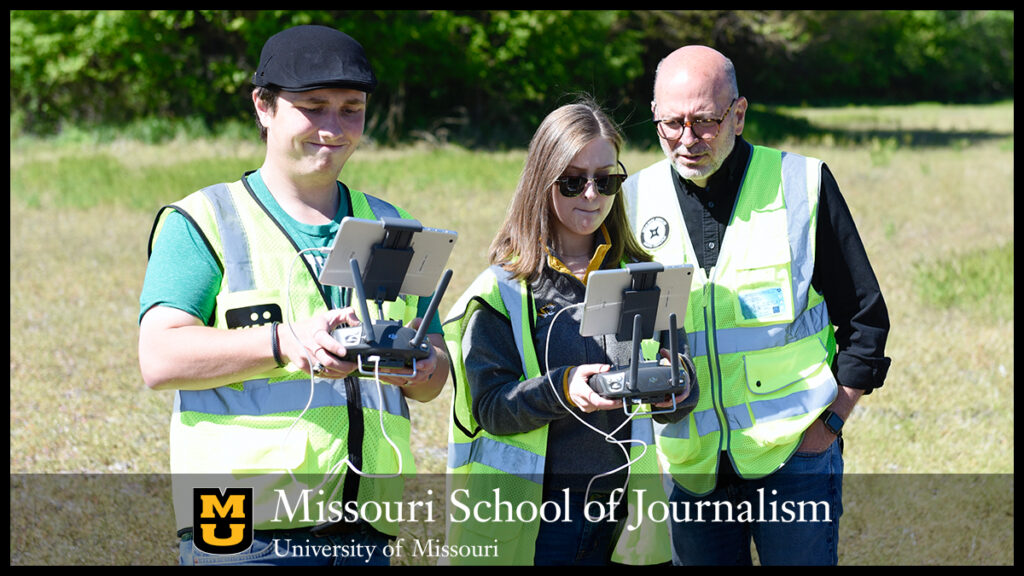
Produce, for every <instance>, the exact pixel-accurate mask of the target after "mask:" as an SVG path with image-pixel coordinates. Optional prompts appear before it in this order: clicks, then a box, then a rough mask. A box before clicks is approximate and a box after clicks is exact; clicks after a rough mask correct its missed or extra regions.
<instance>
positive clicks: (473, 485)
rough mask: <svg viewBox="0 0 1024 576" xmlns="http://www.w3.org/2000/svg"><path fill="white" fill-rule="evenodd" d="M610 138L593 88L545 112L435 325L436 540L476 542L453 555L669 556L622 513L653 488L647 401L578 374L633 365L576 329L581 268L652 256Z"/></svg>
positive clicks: (554, 560)
mask: <svg viewBox="0 0 1024 576" xmlns="http://www.w3.org/2000/svg"><path fill="white" fill-rule="evenodd" d="M621 147H622V136H621V134H620V132H619V131H618V129H617V127H616V126H615V125H614V124H613V123H612V121H611V120H610V119H609V118H608V117H607V115H606V114H605V113H604V112H602V111H601V110H600V108H599V107H598V106H597V105H596V104H594V102H592V101H590V100H584V101H581V102H578V103H575V104H571V105H567V106H562V107H560V108H558V109H557V110H555V111H553V112H552V113H551V114H549V115H548V116H547V118H545V119H544V121H543V122H542V123H541V125H540V127H539V128H538V130H537V132H536V134H535V135H534V137H533V139H532V141H531V142H530V147H529V150H528V153H527V158H526V163H525V166H524V168H523V172H522V176H521V178H520V181H519V185H518V188H517V189H516V192H515V196H514V197H513V199H512V201H511V204H510V205H509V209H508V213H507V215H506V218H505V221H504V223H503V224H502V226H501V228H500V230H499V232H498V234H497V236H496V237H495V238H494V240H493V242H492V244H491V248H490V261H491V264H492V265H491V266H490V267H489V268H488V269H487V270H485V271H484V272H483V273H482V274H481V275H480V276H479V277H478V278H477V279H476V280H475V282H474V283H473V285H472V286H470V288H469V289H468V290H467V291H466V293H465V294H463V295H462V298H460V300H459V302H457V303H456V304H455V306H454V307H453V309H452V312H451V315H450V317H449V320H448V321H447V322H446V323H445V324H446V325H445V337H446V341H447V343H448V346H449V349H450V350H451V351H452V362H453V375H454V386H455V397H454V401H453V408H452V421H451V434H450V444H449V454H448V456H449V457H448V464H449V474H450V476H449V512H450V514H449V525H448V544H449V545H450V546H461V547H463V548H462V549H464V550H476V551H477V552H478V553H477V554H476V555H475V556H473V557H466V558H463V557H459V558H452V559H451V561H452V562H453V563H456V562H461V561H464V562H467V563H473V562H484V563H487V562H493V563H497V564H537V565H541V564H548V565H550V564H555V565H568V564H607V563H610V562H617V563H626V564H654V563H662V562H666V561H668V560H669V558H670V550H669V547H668V540H667V527H666V526H665V525H664V524H663V523H658V522H655V521H652V520H651V519H650V518H645V517H642V516H639V517H638V516H633V517H631V516H629V515H628V514H627V510H628V509H629V508H630V506H629V505H630V504H632V505H634V506H633V508H634V509H635V508H636V505H637V504H638V503H640V504H642V503H644V502H646V503H648V504H649V503H650V502H651V501H652V500H654V499H659V500H662V501H664V492H663V490H662V489H661V488H660V485H659V482H660V479H659V477H658V475H657V461H656V456H655V447H654V445H653V435H652V434H653V427H652V417H651V413H652V411H650V410H648V411H647V412H646V414H644V415H638V413H637V412H627V411H626V410H624V409H623V405H622V402H621V401H613V400H609V399H607V398H603V397H601V396H600V395H599V394H597V393H596V392H595V391H594V390H593V389H591V387H590V386H589V384H588V379H589V378H590V377H591V376H593V375H594V374H597V373H599V372H604V371H607V370H609V369H610V368H616V367H622V366H627V365H629V363H630V356H631V343H630V342H629V341H625V342H619V341H618V340H617V339H616V338H615V335H607V336H598V337H586V338H585V337H582V336H580V321H581V319H582V307H581V306H579V305H580V304H582V303H583V301H584V296H585V294H586V283H587V279H588V277H589V274H590V273H591V272H593V271H595V270H600V269H614V268H620V267H622V266H624V265H625V264H627V263H631V262H642V261H649V260H650V256H649V255H648V254H647V253H646V252H644V251H643V249H642V248H641V247H640V245H639V244H638V243H637V242H636V240H635V239H634V236H633V234H632V233H631V232H630V229H629V225H628V224H627V222H626V215H625V209H624V206H623V202H622V195H621V194H620V193H619V191H620V188H621V185H622V182H623V180H624V179H625V177H626V171H625V168H624V167H623V165H622V164H621V163H620V162H619V151H620V149H621ZM661 336H662V338H661V340H662V342H667V341H668V340H667V335H665V334H662V335H661ZM678 336H679V341H680V342H681V343H685V342H686V338H685V334H683V333H682V331H680V332H679V334H678ZM664 347H667V346H664ZM661 353H662V355H663V357H666V358H667V356H668V352H667V351H666V350H662V351H661ZM682 399H683V398H678V397H677V398H676V400H677V401H681V400H682ZM665 405H669V406H671V405H672V399H669V400H668V402H667V403H666V404H665ZM659 406H661V404H659ZM683 416H685V411H682V410H678V411H676V412H672V413H665V414H658V415H655V416H654V418H656V419H660V420H666V421H678V420H679V419H681V418H682V417H683ZM638 498H639V499H641V500H639V501H638V500H637V499H638ZM506 503H507V504H508V506H507V507H503V504H506ZM588 503H589V504H588ZM470 512H472V513H470ZM503 512H504V513H505V514H504V515H503ZM602 514H603V518H600V516H602ZM588 515H589V518H588V517H587V516H588ZM508 516H511V517H508ZM627 526H632V527H633V529H624V528H625V527H627ZM620 535H621V536H620ZM473 546H478V548H471V547H473ZM487 546H491V547H490V548H488V547H487Z"/></svg>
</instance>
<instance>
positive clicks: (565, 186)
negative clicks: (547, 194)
mask: <svg viewBox="0 0 1024 576" xmlns="http://www.w3.org/2000/svg"><path fill="white" fill-rule="evenodd" d="M619 167H620V168H622V174H605V175H602V176H594V177H593V178H588V177H586V176H562V177H561V178H559V179H558V180H555V184H558V191H559V192H561V194H562V196H565V197H566V198H575V197H577V196H579V195H580V194H582V193H583V191H584V190H585V189H586V188H587V183H588V182H593V183H594V188H596V189H597V192H598V193H599V194H602V195H604V196H615V195H616V194H618V193H619V190H621V189H622V183H623V182H624V181H625V180H626V167H625V166H623V165H622V162H619Z"/></svg>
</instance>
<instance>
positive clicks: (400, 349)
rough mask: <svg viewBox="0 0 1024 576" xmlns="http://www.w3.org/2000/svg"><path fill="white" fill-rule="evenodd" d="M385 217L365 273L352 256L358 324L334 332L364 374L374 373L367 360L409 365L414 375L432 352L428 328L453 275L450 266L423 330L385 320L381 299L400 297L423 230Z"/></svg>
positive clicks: (415, 224) (384, 365) (382, 364)
mask: <svg viewBox="0 0 1024 576" xmlns="http://www.w3.org/2000/svg"><path fill="white" fill-rule="evenodd" d="M384 222H385V236H384V238H383V240H382V241H381V242H380V243H379V244H376V245H374V246H373V247H372V251H371V253H370V257H369V259H368V261H367V265H366V271H365V277H364V275H363V274H362V273H360V269H359V261H358V259H357V258H354V257H353V258H350V259H349V267H350V268H351V274H352V277H351V281H352V287H353V289H354V291H355V299H356V301H357V302H358V306H359V312H360V314H359V316H360V325H359V326H352V327H349V326H343V327H339V328H335V329H334V331H333V332H332V334H331V336H333V337H334V339H335V340H337V341H338V342H339V343H341V345H342V346H344V347H345V350H346V354H345V356H343V357H341V359H342V360H346V361H349V362H355V363H356V364H357V365H358V369H359V371H360V372H362V373H364V374H370V373H372V372H373V371H372V370H370V369H366V368H364V367H363V364H364V363H366V364H370V365H372V364H376V366H377V367H378V368H399V369H401V368H411V369H412V376H415V375H416V362H417V361H418V360H423V359H425V358H427V357H428V356H430V350H431V345H430V342H429V341H427V338H426V336H427V330H428V329H429V327H430V322H431V320H432V319H433V317H434V314H436V313H437V307H438V304H439V303H440V302H441V298H442V297H443V296H444V292H445V290H446V289H447V287H448V282H449V281H450V280H451V277H452V271H451V270H445V272H444V274H443V275H442V276H441V279H440V281H439V282H438V285H437V288H436V290H435V291H434V294H433V296H432V297H431V299H430V305H429V306H428V307H427V311H426V313H425V314H424V317H423V320H422V322H421V324H420V326H419V329H416V330H414V329H412V328H410V327H407V326H403V325H402V323H401V322H399V321H397V320H387V319H384V314H383V302H384V301H385V300H395V299H397V298H398V296H399V293H400V289H401V287H402V282H403V279H404V278H405V275H406V271H407V270H408V269H409V264H410V262H412V258H413V249H412V247H411V246H410V239H411V237H412V235H413V234H414V233H416V232H419V231H420V230H422V227H420V226H419V223H418V222H414V221H403V220H395V219H384ZM367 286H369V287H370V289H371V290H373V296H372V297H373V299H374V301H375V302H376V304H377V309H378V315H377V316H378V318H380V319H378V320H373V319H372V318H371V317H370V309H369V306H368V304H367V293H366V292H367V290H366V287H367Z"/></svg>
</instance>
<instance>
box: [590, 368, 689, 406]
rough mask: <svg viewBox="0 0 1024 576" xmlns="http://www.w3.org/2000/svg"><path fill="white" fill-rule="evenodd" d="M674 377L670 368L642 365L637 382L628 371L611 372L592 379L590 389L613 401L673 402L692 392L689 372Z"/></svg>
mask: <svg viewBox="0 0 1024 576" xmlns="http://www.w3.org/2000/svg"><path fill="white" fill-rule="evenodd" d="M672 374H673V372H672V369H671V368H670V367H669V366H666V365H664V364H659V363H657V362H642V363H640V365H639V366H638V367H637V370H636V378H635V379H634V378H633V377H632V374H631V373H630V369H628V368H626V369H619V370H610V371H608V372H602V373H600V374H595V375H593V376H591V377H590V387H591V388H593V389H594V391H595V392H597V393H598V394H600V395H601V396H603V397H604V398H608V399H611V400H620V399H621V400H622V401H623V402H626V401H628V402H630V403H632V404H655V403H658V402H664V401H667V400H671V399H673V398H674V397H675V396H677V395H679V394H682V393H684V392H686V391H687V390H689V389H690V376H689V374H687V372H686V371H685V370H678V371H676V375H677V376H676V378H672ZM687 400H689V397H688V398H687Z"/></svg>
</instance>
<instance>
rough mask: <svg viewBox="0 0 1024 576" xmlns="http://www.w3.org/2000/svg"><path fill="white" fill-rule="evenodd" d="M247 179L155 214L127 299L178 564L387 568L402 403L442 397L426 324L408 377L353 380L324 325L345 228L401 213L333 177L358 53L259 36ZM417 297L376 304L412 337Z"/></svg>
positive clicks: (359, 89)
mask: <svg viewBox="0 0 1024 576" xmlns="http://www.w3.org/2000/svg"><path fill="white" fill-rule="evenodd" d="M253 84H254V86H255V88H254V90H253V95H252V97H253V105H254V107H255V111H256V117H257V120H258V123H259V125H260V129H261V136H262V137H263V138H264V140H265V141H266V145H267V148H266V157H265V159H264V162H263V165H262V166H261V167H260V168H259V170H256V171H252V172H248V173H246V174H245V175H244V176H243V177H242V178H241V180H239V181H236V182H232V183H226V184H217V185H214V186H210V187H207V188H204V189H203V190H200V191H198V192H195V193H193V194H191V195H189V196H188V197H186V198H184V199H182V200H181V201H179V202H176V203H174V204H172V205H170V206H167V207H165V208H164V209H161V210H160V212H159V213H158V215H157V217H156V222H155V223H154V227H153V233H152V234H151V237H150V243H149V250H150V259H149V264H148V267H147V271H146V279H145V283H144V286H143V290H142V294H141V297H140V304H141V313H140V332H139V362H140V367H141V371H142V375H143V378H144V380H145V381H146V384H147V385H148V386H149V387H150V388H153V389H171V390H175V401H174V413H173V417H172V422H171V434H170V451H171V472H172V475H173V484H174V492H175V494H174V506H175V515H176V517H177V526H178V534H179V536H180V537H181V545H180V552H181V558H180V561H181V562H182V563H183V564H193V563H221V562H259V563H279V564H295V563H308V562H324V563H328V564H344V563H350V564H356V565H364V564H388V563H389V561H390V558H389V557H388V555H387V552H386V549H385V546H386V545H387V543H388V539H389V538H393V537H395V536H396V535H397V532H398V526H397V524H396V523H394V522H391V521H389V519H388V518H387V517H386V516H385V515H383V514H373V515H372V516H370V515H363V514H361V513H360V512H361V511H364V510H367V507H366V506H365V504H366V503H372V504H374V505H375V506H377V508H376V509H381V508H383V507H384V506H385V505H386V504H387V503H392V505H394V504H395V503H398V504H401V502H402V475H404V474H409V473H413V472H415V467H414V464H413V459H412V453H411V449H410V440H409V437H410V423H409V411H408V406H407V405H406V398H412V399H414V400H417V401H421V402H427V401H430V400H432V399H434V398H435V397H437V395H438V394H439V393H440V391H441V389H442V387H443V386H444V383H445V380H446V379H447V374H448V359H447V352H446V348H445V345H444V341H443V339H442V337H441V329H440V325H439V323H438V321H437V320H436V318H435V319H434V321H433V322H434V323H432V325H431V328H430V330H429V331H428V332H429V334H428V339H429V340H430V342H431V344H433V347H432V351H431V354H430V357H429V358H427V359H426V360H424V361H420V362H418V364H417V370H416V372H415V375H414V376H405V375H396V374H388V375H385V374H383V373H382V374H381V375H380V377H379V380H380V381H382V382H385V383H387V384H394V385H393V386H388V385H384V386H381V385H380V383H379V382H378V381H377V379H374V378H365V377H362V378H361V377H359V375H358V373H357V372H356V366H355V365H354V364H353V363H351V362H346V361H343V360H341V357H342V356H344V355H345V348H344V347H343V346H342V345H341V344H340V343H339V342H337V341H336V340H335V339H334V338H333V337H332V336H331V331H332V330H333V329H334V328H336V327H339V326H342V325H345V324H351V325H354V324H357V323H358V317H357V316H356V314H355V312H354V310H353V308H352V304H353V303H352V302H350V301H349V300H350V295H349V293H348V292H349V291H347V290H341V289H339V288H337V287H332V286H323V285H320V284H319V282H318V281H317V277H318V275H319V271H320V268H321V267H322V265H323V261H324V258H325V251H324V250H322V249H324V248H329V247H330V245H331V243H332V241H333V239H334V236H335V234H336V232H337V230H338V226H339V223H340V222H341V219H342V218H344V217H345V216H354V217H357V218H366V219H374V218H379V217H384V216H392V217H403V218H409V217H410V216H409V214H408V213H406V212H405V211H404V210H402V209H401V208H398V207H396V206H393V205H391V204H389V203H387V202H385V201H383V200H381V199H379V198H374V197H372V196H370V195H367V194H363V193H361V192H359V191H356V190H353V189H350V188H348V187H347V186H346V185H345V184H343V183H341V182H339V181H338V176H339V174H340V173H341V170H342V168H343V167H344V165H345V163H346V162H347V161H348V159H349V157H350V156H351V155H352V153H353V152H354V151H355V148H356V146H357V145H358V144H359V140H360V138H361V137H362V134H363V127H364V120H365V112H366V104H367V97H368V95H369V93H371V92H372V91H373V90H374V88H375V87H376V85H377V79H376V77H375V76H374V73H373V70H372V68H371V66H370V63H369V61H368V59H367V58H366V55H365V53H364V51H363V48H362V46H361V45H360V44H359V43H358V42H356V41H355V40H354V39H352V38H351V37H349V36H348V35H346V34H344V33H342V32H339V31H337V30H334V29H332V28H328V27H323V26H298V27H295V28H290V29H288V30H285V31H283V32H280V33H278V34H276V35H274V36H273V37H271V38H270V39H269V40H268V41H267V43H266V44H265V45H264V47H263V50H262V53H261V55H260V64H259V68H258V69H257V71H256V73H255V74H254V75H253ZM426 300H427V299H426V298H421V299H417V298H415V297H406V298H405V300H404V301H400V302H395V303H393V304H392V303H388V304H387V305H386V306H387V307H386V308H385V312H386V313H390V314H389V316H390V317H391V318H402V319H403V320H404V321H406V322H408V323H410V324H411V325H413V326H418V324H419V322H420V318H421V317H422V316H423V311H424V309H425V308H426V306H427V302H426Z"/></svg>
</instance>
